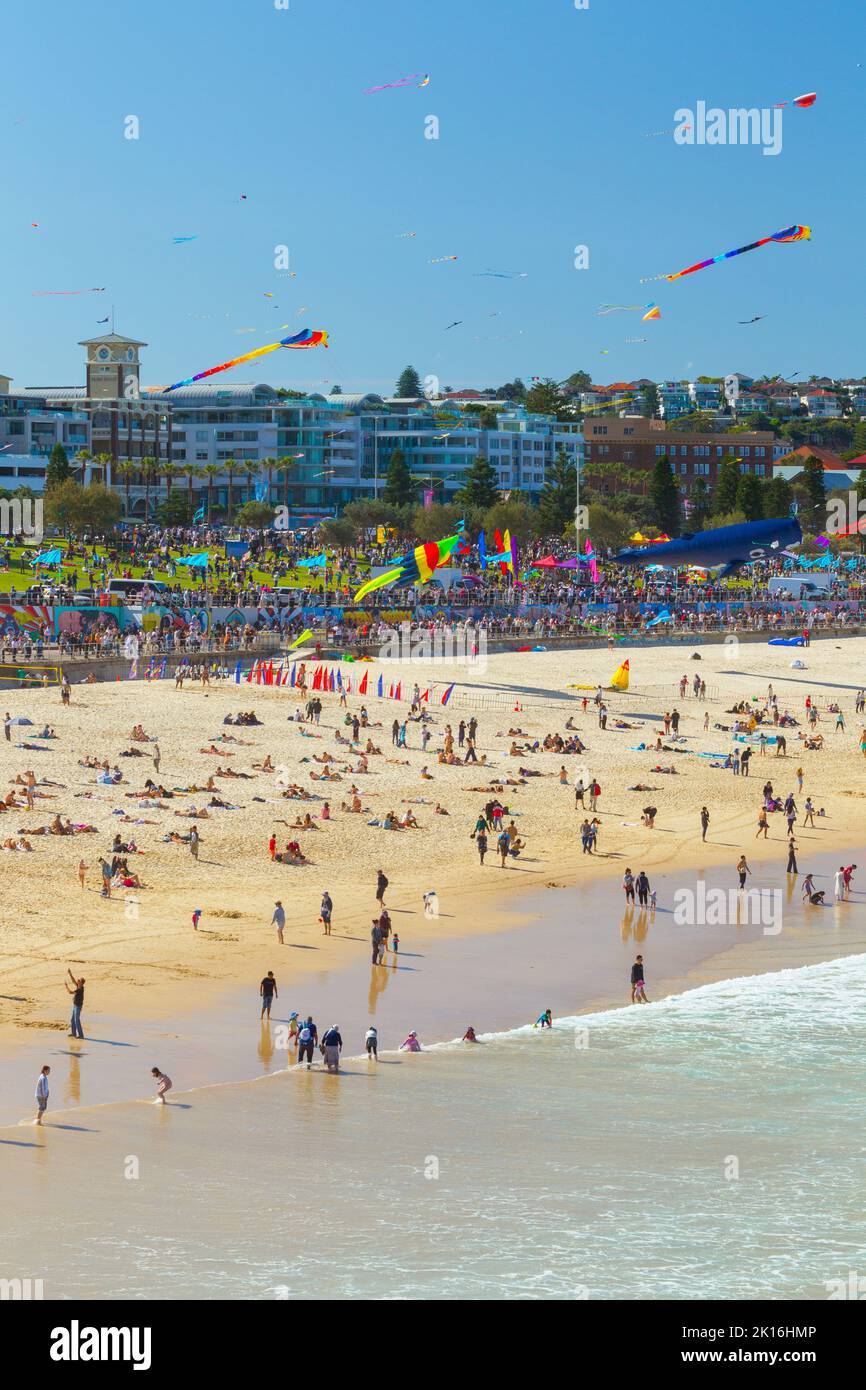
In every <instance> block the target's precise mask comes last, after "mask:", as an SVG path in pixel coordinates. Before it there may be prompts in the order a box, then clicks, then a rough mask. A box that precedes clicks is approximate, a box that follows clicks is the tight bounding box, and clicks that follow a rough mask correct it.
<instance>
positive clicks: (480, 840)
mask: <svg viewBox="0 0 866 1390" xmlns="http://www.w3.org/2000/svg"><path fill="white" fill-rule="evenodd" d="M475 843H476V845H477V846H478V859H479V862H480V864H481V866H482V868H483V866H484V856H485V854H486V853H487V831H486V830H477V831H476V832H475Z"/></svg>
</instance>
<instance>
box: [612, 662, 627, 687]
mask: <svg viewBox="0 0 866 1390" xmlns="http://www.w3.org/2000/svg"><path fill="white" fill-rule="evenodd" d="M610 683H611V685H612V686H613V688H614V690H628V662H627V661H624V662H623V663H622V665H621V666H618V667H617V669H616V670H615V671H614V673H613V675H612V677H611V681H610Z"/></svg>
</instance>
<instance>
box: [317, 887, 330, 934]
mask: <svg viewBox="0 0 866 1390" xmlns="http://www.w3.org/2000/svg"><path fill="white" fill-rule="evenodd" d="M333 909H334V904H333V903H332V901H331V895H330V893H329V892H328V890H327V888H326V889H325V891H324V893H323V894H322V905H321V907H320V908H319V917H320V920H321V923H322V926H323V927H324V929H325V936H330V935H331V913H332V911H333Z"/></svg>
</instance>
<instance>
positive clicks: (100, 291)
mask: <svg viewBox="0 0 866 1390" xmlns="http://www.w3.org/2000/svg"><path fill="white" fill-rule="evenodd" d="M33 293H34V295H37V296H38V295H46V294H105V286H104V285H98V286H96V287H95V288H94V289H90V290H34V291H33Z"/></svg>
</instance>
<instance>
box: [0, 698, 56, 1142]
mask: <svg viewBox="0 0 866 1390" xmlns="http://www.w3.org/2000/svg"><path fill="white" fill-rule="evenodd" d="M6 717H7V719H8V717H9V716H8V715H7V716H6ZM50 1075H51V1068H50V1067H43V1068H42V1070H41V1072H40V1073H39V1078H38V1080H37V1082H36V1119H35V1120H34V1121H33V1123H34V1124H36V1125H41V1124H42V1116H43V1115H44V1114H45V1111H46V1110H47V1109H48V1077H49V1076H50Z"/></svg>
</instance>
